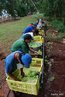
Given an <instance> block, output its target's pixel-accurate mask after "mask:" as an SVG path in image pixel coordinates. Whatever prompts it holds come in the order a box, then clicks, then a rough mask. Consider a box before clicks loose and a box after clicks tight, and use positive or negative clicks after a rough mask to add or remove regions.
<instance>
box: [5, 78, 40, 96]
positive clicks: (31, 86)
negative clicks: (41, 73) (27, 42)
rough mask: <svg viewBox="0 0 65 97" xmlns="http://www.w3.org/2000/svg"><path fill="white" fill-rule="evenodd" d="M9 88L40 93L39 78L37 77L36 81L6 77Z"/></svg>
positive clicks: (34, 93) (28, 92)
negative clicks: (23, 80) (15, 79)
mask: <svg viewBox="0 0 65 97" xmlns="http://www.w3.org/2000/svg"><path fill="white" fill-rule="evenodd" d="M6 81H7V84H8V86H9V88H10V89H11V90H13V91H17V92H22V93H27V94H32V95H38V91H39V86H40V84H39V78H38V77H37V78H36V79H35V81H34V82H22V81H14V80H12V79H9V78H6Z"/></svg>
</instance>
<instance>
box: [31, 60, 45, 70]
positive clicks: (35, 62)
mask: <svg viewBox="0 0 65 97" xmlns="http://www.w3.org/2000/svg"><path fill="white" fill-rule="evenodd" d="M42 64H43V59H42V58H32V63H31V66H30V68H32V69H33V70H36V71H38V72H41V69H42Z"/></svg>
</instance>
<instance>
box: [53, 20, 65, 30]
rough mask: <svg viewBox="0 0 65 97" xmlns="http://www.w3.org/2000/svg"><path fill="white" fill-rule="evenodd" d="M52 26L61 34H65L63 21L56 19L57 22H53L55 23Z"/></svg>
mask: <svg viewBox="0 0 65 97" xmlns="http://www.w3.org/2000/svg"><path fill="white" fill-rule="evenodd" d="M51 24H52V26H53V27H55V28H56V29H57V30H58V31H59V32H65V26H64V24H63V23H62V22H61V21H59V20H57V19H55V20H53V21H52V22H51Z"/></svg>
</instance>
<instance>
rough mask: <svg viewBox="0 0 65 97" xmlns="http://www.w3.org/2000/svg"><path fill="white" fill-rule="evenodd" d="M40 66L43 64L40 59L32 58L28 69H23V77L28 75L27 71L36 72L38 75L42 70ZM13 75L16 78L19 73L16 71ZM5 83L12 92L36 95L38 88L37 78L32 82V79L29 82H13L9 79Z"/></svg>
mask: <svg viewBox="0 0 65 97" xmlns="http://www.w3.org/2000/svg"><path fill="white" fill-rule="evenodd" d="M42 64H43V59H42V58H32V63H31V66H30V68H24V69H23V71H24V72H25V75H26V74H29V71H37V72H39V73H40V72H41V69H42ZM16 72H17V73H16ZM15 74H16V76H18V75H20V71H18V70H17V71H15ZM6 81H7V83H8V86H9V88H10V89H11V90H13V91H17V92H22V93H27V94H33V95H38V91H39V87H40V83H39V77H38V76H37V77H36V78H35V79H34V80H33V79H32V80H31V82H25V81H14V80H12V79H11V78H10V77H8V78H6ZM33 81H34V82H33Z"/></svg>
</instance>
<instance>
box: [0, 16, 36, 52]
mask: <svg viewBox="0 0 65 97" xmlns="http://www.w3.org/2000/svg"><path fill="white" fill-rule="evenodd" d="M35 20H36V19H35V18H34V17H32V16H28V17H23V18H21V20H17V21H13V22H7V23H2V24H0V47H2V48H4V49H3V51H7V50H8V51H10V47H11V45H12V43H13V42H14V41H15V40H17V39H19V37H20V36H21V34H22V32H23V30H24V28H25V27H26V26H27V25H28V24H29V23H32V22H34V21H35Z"/></svg>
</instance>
